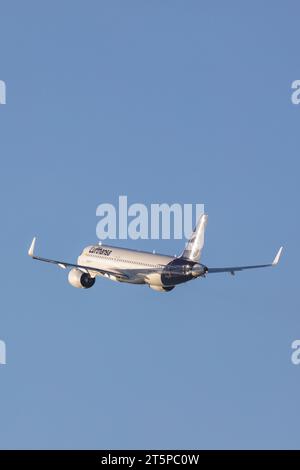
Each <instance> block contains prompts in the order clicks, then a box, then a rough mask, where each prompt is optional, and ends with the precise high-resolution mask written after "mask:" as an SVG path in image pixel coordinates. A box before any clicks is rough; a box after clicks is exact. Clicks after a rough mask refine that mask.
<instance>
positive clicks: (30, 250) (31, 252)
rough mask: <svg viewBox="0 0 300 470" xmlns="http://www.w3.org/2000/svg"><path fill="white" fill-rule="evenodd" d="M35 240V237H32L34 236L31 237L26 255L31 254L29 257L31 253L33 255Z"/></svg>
mask: <svg viewBox="0 0 300 470" xmlns="http://www.w3.org/2000/svg"><path fill="white" fill-rule="evenodd" d="M35 242H36V237H34V238H33V239H32V242H31V245H30V248H29V250H28V255H29V256H31V258H32V257H33V255H34V247H35Z"/></svg>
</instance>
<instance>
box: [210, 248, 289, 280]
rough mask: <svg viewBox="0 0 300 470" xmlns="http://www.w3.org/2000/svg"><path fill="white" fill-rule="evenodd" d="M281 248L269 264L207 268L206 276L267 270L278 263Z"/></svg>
mask: <svg viewBox="0 0 300 470" xmlns="http://www.w3.org/2000/svg"><path fill="white" fill-rule="evenodd" d="M282 250H283V247H282V246H281V247H280V248H279V250H278V252H277V254H276V256H275V258H274V260H273V262H272V263H269V264H256V265H252V266H231V267H225V268H208V270H207V274H210V273H230V274H233V275H234V273H235V272H236V271H243V270H244V269H256V268H267V267H269V266H276V265H277V264H278V263H279V260H280V256H281V253H282Z"/></svg>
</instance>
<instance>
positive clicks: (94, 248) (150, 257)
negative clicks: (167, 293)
mask: <svg viewBox="0 0 300 470" xmlns="http://www.w3.org/2000/svg"><path fill="white" fill-rule="evenodd" d="M174 259H175V258H174V257H172V256H166V255H161V254H153V253H148V252H145V251H136V250H130V249H124V248H117V247H114V246H108V245H90V246H87V247H86V248H84V250H83V251H82V253H81V255H80V256H79V257H78V261H77V262H78V264H79V265H85V266H90V267H91V270H92V268H93V267H94V268H99V269H104V270H108V271H115V272H118V271H119V270H120V272H124V271H125V272H127V274H128V280H126V281H122V282H129V283H131V284H132V283H133V284H145V283H147V284H151V285H156V286H161V276H160V274H159V273H149V272H147V273H143V270H147V271H151V270H152V269H153V270H155V269H160V268H163V267H165V266H166V265H167V264H168V263H170V262H171V261H172V260H174ZM95 275H100V276H104V277H109V278H110V279H112V280H118V281H119V280H120V279H117V278H116V277H115V276H112V275H102V274H99V273H97V272H95Z"/></svg>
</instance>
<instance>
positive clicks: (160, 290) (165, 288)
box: [149, 284, 175, 292]
mask: <svg viewBox="0 0 300 470" xmlns="http://www.w3.org/2000/svg"><path fill="white" fill-rule="evenodd" d="M149 287H151V289H153V290H156V291H157V292H169V291H170V290H172V289H174V287H175V286H170V287H164V286H155V285H153V284H149Z"/></svg>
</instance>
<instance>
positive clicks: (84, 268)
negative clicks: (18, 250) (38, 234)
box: [28, 237, 128, 280]
mask: <svg viewBox="0 0 300 470" xmlns="http://www.w3.org/2000/svg"><path fill="white" fill-rule="evenodd" d="M35 242H36V238H35V237H34V239H33V240H32V242H31V245H30V248H29V250H28V255H29V256H30V257H31V258H32V259H37V260H38V261H44V262H45V263H52V264H56V265H57V266H59V267H60V268H62V269H66V268H69V267H72V268H78V269H81V270H82V271H83V272H86V273H93V272H95V273H99V274H103V275H105V274H108V275H110V276H116V277H117V278H119V279H124V280H125V279H128V276H127V275H126V274H124V273H121V272H115V271H107V270H106V269H99V268H94V267H92V266H84V265H81V264H73V263H69V262H66V261H57V260H54V259H47V258H41V257H40V256H35V254H34V247H35Z"/></svg>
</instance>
